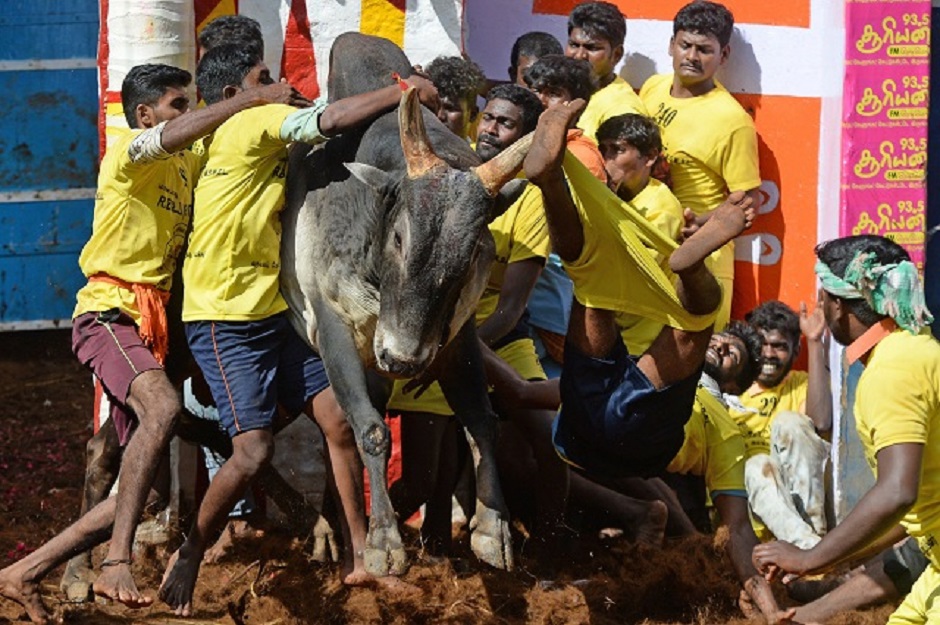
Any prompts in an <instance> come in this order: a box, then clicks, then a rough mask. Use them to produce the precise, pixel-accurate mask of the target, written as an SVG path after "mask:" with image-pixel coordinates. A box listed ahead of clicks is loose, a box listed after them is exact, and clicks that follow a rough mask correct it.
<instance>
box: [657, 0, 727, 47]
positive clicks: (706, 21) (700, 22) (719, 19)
mask: <svg viewBox="0 0 940 625" xmlns="http://www.w3.org/2000/svg"><path fill="white" fill-rule="evenodd" d="M680 30H684V31H685V32H687V33H695V34H698V35H706V36H708V35H711V36H712V37H714V38H715V39H717V40H718V43H720V44H721V47H722V48H724V47H725V46H726V45H728V42H729V41H731V33H732V32H733V31H734V15H732V14H731V11H729V10H728V8H727V7H726V6H725V5H723V4H718V3H717V2H710V1H709V0H695V1H694V2H690V3H689V4H687V5H685V6H684V7H682V8H681V9H679V12H678V13H676V17H675V18H674V19H673V20H672V34H673V36H675V35H676V34H677V33H678V32H679V31H680Z"/></svg>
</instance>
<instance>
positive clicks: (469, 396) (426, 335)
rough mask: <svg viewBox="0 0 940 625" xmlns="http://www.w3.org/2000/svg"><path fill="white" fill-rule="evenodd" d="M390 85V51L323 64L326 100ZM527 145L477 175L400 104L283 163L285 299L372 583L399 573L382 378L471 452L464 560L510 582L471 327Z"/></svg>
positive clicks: (402, 64) (430, 119)
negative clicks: (351, 447)
mask: <svg viewBox="0 0 940 625" xmlns="http://www.w3.org/2000/svg"><path fill="white" fill-rule="evenodd" d="M393 73H398V74H400V75H401V76H405V77H407V76H409V75H410V74H411V73H412V68H411V65H410V63H409V62H408V59H407V58H406V57H405V55H404V53H403V52H402V51H401V50H400V49H399V48H398V47H397V46H395V45H394V44H392V43H391V42H389V41H387V40H385V39H379V38H375V37H368V36H365V35H361V34H358V33H347V34H344V35H341V36H340V37H339V38H337V40H336V42H335V43H334V45H333V49H332V50H331V54H330V76H329V81H328V84H329V94H330V99H331V100H332V101H336V100H338V99H341V98H345V97H348V96H352V95H356V94H359V93H365V92H368V91H372V90H374V89H378V88H381V87H386V86H388V85H389V84H393V82H394V79H393ZM530 143H531V137H529V138H525V139H523V140H520V141H519V142H517V143H516V144H514V145H513V146H512V147H510V148H509V149H507V150H506V151H504V152H503V153H502V154H500V155H499V156H497V157H496V158H494V159H492V160H490V161H489V162H487V163H486V164H481V163H480V159H479V157H478V156H477V155H476V154H475V153H474V152H473V151H472V150H471V149H470V148H469V146H468V145H467V143H466V142H465V141H463V140H461V139H459V138H458V137H456V136H455V135H453V134H451V133H450V132H449V131H448V130H447V129H446V128H445V127H444V126H443V125H442V124H441V123H440V122H439V121H438V120H437V118H436V117H435V116H434V114H433V113H432V112H430V111H428V110H426V109H425V108H424V107H422V106H421V105H420V104H419V102H418V99H417V97H416V94H415V93H414V92H413V91H409V92H407V93H405V94H403V96H402V101H401V104H400V106H399V108H398V110H397V111H392V112H389V113H387V114H385V115H383V116H380V117H378V118H377V119H375V120H374V121H373V122H372V123H370V124H369V125H368V127H366V128H365V129H364V130H362V131H360V132H357V133H347V134H346V135H344V136H341V137H337V138H334V139H332V140H330V141H329V142H328V143H326V144H325V145H324V146H322V147H321V148H319V149H316V150H309V149H301V150H294V152H293V153H292V156H291V163H290V168H289V172H290V174H289V180H288V194H287V203H286V206H285V209H284V213H283V216H282V223H283V227H284V231H283V239H282V240H283V243H282V258H281V260H282V267H281V274H282V279H281V285H282V292H283V294H284V297H285V299H286V300H287V302H288V305H289V306H290V313H291V317H292V320H293V323H294V326H295V327H296V328H297V330H298V332H299V333H300V334H301V336H303V337H304V338H305V339H306V340H307V341H308V342H309V343H310V344H311V345H312V346H313V347H314V348H315V349H317V350H318V351H319V352H320V354H321V356H322V357H323V361H324V364H325V366H326V371H327V374H328V375H329V378H330V382H331V383H332V385H333V388H334V391H335V393H336V397H337V400H338V402H339V404H340V406H342V408H343V410H345V412H346V415H347V418H348V419H349V420H350V422H351V424H352V427H353V430H354V432H355V435H356V441H357V444H358V446H359V451H360V454H361V456H362V459H363V462H364V464H365V466H366V470H367V471H368V474H369V480H370V483H371V484H372V507H371V513H370V520H369V521H370V522H369V534H368V537H367V541H366V552H365V554H364V556H365V563H366V568H367V569H368V570H369V571H370V572H371V573H373V574H377V575H384V574H387V573H393V574H398V573H401V572H403V571H404V569H405V567H406V564H407V559H406V556H405V552H404V549H403V547H402V543H401V537H400V535H399V532H398V526H397V523H396V520H395V515H394V511H393V510H392V506H391V501H390V500H389V497H388V492H387V489H386V487H385V485H386V457H387V452H388V449H389V444H390V439H389V432H388V428H387V427H386V426H385V423H384V420H383V418H382V414H380V413H381V412H383V411H384V407H385V403H386V402H387V399H388V394H389V388H390V384H389V383H387V382H388V378H393V377H399V378H410V377H415V376H423V378H422V381H424V382H426V381H427V380H428V379H431V378H436V379H437V380H438V381H439V382H440V385H441V388H442V390H443V392H444V396H445V397H446V399H447V401H448V403H449V404H450V406H451V407H452V408H453V410H454V412H455V413H456V414H457V416H458V418H459V419H460V421H461V423H462V424H463V425H464V426H465V427H466V428H467V431H468V432H469V434H470V438H471V439H472V441H471V442H472V443H473V444H472V448H473V451H474V460H475V462H476V475H477V502H476V510H475V514H474V519H473V520H472V522H471V530H472V533H471V547H472V549H473V551H474V553H475V554H476V555H477V557H479V558H480V559H481V560H483V561H485V562H487V563H489V564H491V565H493V566H495V567H499V568H506V569H509V568H511V567H512V548H511V544H510V537H509V528H508V514H507V511H506V506H505V503H504V501H503V496H502V491H501V488H500V485H499V480H498V477H497V473H496V465H495V443H496V432H497V427H496V426H497V423H496V416H495V414H494V412H493V410H492V408H491V407H490V404H489V400H488V398H487V390H486V380H485V376H484V373H483V367H482V360H481V356H480V351H479V344H478V339H477V337H476V329H475V326H474V324H473V311H474V308H475V307H476V303H477V301H478V299H479V297H480V295H481V293H482V291H483V288H484V286H485V283H486V279H487V275H488V272H489V266H490V264H491V262H492V260H493V257H494V244H493V239H492V237H491V235H490V233H489V230H488V228H487V224H488V222H489V221H490V220H491V219H493V218H494V217H495V216H496V215H498V214H499V212H500V211H501V210H505V208H506V207H507V206H509V204H510V203H511V202H512V200H513V199H514V198H515V197H517V196H518V194H519V192H521V190H522V186H523V185H522V184H516V183H511V184H508V185H506V186H507V189H503V185H504V184H505V183H507V182H508V181H510V180H512V179H513V177H514V175H515V173H516V172H518V170H519V168H520V167H521V164H522V160H523V158H524V156H525V153H526V151H527V149H528V146H529V145H530ZM298 147H302V146H298ZM523 184H524V183H523ZM432 363H433V364H432ZM375 372H378V373H380V374H382V376H377V375H375ZM383 378H384V380H385V383H382V379H383Z"/></svg>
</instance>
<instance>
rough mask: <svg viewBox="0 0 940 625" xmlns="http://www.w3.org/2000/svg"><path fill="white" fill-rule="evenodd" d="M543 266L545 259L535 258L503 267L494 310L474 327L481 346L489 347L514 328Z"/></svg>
mask: <svg viewBox="0 0 940 625" xmlns="http://www.w3.org/2000/svg"><path fill="white" fill-rule="evenodd" d="M544 264H545V259H544V258H542V257H540V256H536V257H532V258H526V259H525V260H519V261H515V262H511V263H509V265H507V266H506V274H505V276H504V277H503V285H502V287H501V288H500V290H499V300H498V301H497V303H496V310H494V311H493V314H492V315H490V316H489V317H487V318H486V321H484V322H483V323H481V324H480V326H479V327H478V328H477V336H479V337H480V340H481V341H483V343H484V344H486V345H487V346H490V345H493V344H494V343H495V342H496V341H498V340H500V339H501V338H503V337H504V336H506V334H508V333H509V332H510V330H512V329H513V328H514V327H516V324H517V323H519V319H521V318H522V313H523V312H525V306H526V302H528V301H529V295H531V293H532V289H533V288H534V287H535V282H536V280H538V279H539V274H541V273H542V266H543V265H544Z"/></svg>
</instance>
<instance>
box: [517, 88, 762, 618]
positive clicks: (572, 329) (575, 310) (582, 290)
mask: <svg viewBox="0 0 940 625" xmlns="http://www.w3.org/2000/svg"><path fill="white" fill-rule="evenodd" d="M583 106H584V102H583V101H578V100H576V101H574V102H571V103H570V104H568V105H558V106H553V107H551V108H549V109H548V110H547V111H546V112H545V113H543V114H542V116H541V117H540V118H539V125H538V127H537V128H536V131H535V138H534V141H533V143H532V148H531V149H530V151H529V153H528V155H527V157H526V160H525V165H524V167H525V172H526V176H527V177H528V178H529V180H530V181H531V182H533V183H535V184H536V185H537V186H538V187H539V188H540V189H541V190H542V197H543V200H544V202H545V214H546V218H547V221H548V229H549V235H550V238H551V241H552V247H553V249H554V250H555V251H556V252H557V253H558V255H559V257H560V258H561V259H562V262H564V263H565V268H566V270H567V271H568V275H569V276H570V277H571V280H572V282H573V284H574V294H575V302H574V304H573V305H572V310H571V320H570V322H569V324H568V335H567V344H566V346H565V361H564V364H563V368H562V374H561V383H560V391H561V400H562V409H561V411H560V412H559V414H558V416H557V417H556V419H555V424H554V436H553V439H554V442H555V448H556V450H557V451H558V453H559V454H560V455H561V456H562V457H563V458H564V459H566V460H567V461H568V462H569V464H571V465H572V466H574V467H575V468H576V469H577V470H579V471H583V472H585V473H587V474H588V475H601V476H606V477H609V478H619V477H630V476H634V477H642V476H649V475H657V474H659V473H660V472H661V471H662V470H663V469H665V467H666V466H667V465H668V464H669V463H670V462H671V461H672V459H673V458H674V457H675V455H676V454H677V453H678V451H679V449H680V448H681V447H682V444H683V442H684V440H685V433H684V427H685V424H686V422H687V421H688V420H689V417H690V415H691V413H692V405H693V402H694V399H695V393H696V389H697V387H698V381H699V378H700V375H701V369H702V365H703V363H704V361H705V356H706V352H707V350H708V346H709V342H710V341H711V337H712V330H711V326H712V323H713V321H714V313H715V311H716V310H717V308H718V305H719V303H720V300H721V289H720V287H719V286H718V283H717V282H716V281H715V279H714V277H713V276H712V275H711V274H710V273H709V272H708V270H707V269H706V268H705V265H704V261H705V259H706V258H707V257H708V255H709V254H711V253H712V252H714V251H715V250H716V249H718V248H719V247H721V246H722V245H724V244H725V243H727V242H728V241H729V240H731V239H732V238H734V237H735V236H737V235H739V234H740V233H741V232H743V231H744V229H745V228H747V226H748V225H749V224H750V221H751V219H753V212H752V211H751V201H750V199H749V198H747V197H745V196H744V195H743V194H734V195H732V196H731V197H730V198H729V200H728V201H726V202H725V203H724V204H723V205H722V206H721V207H719V208H718V209H717V211H716V212H715V215H714V217H713V218H712V219H710V220H709V221H708V222H707V223H706V224H705V225H703V226H702V227H701V228H700V229H699V230H697V231H696V232H695V233H694V234H692V235H691V236H690V237H689V238H688V239H686V240H685V241H684V242H683V243H682V245H680V246H678V247H677V246H676V244H675V242H673V241H670V240H668V239H667V238H666V237H665V236H664V235H662V234H661V233H660V232H659V231H658V230H657V229H656V228H655V227H654V226H652V225H651V224H650V223H649V222H648V221H647V220H646V219H645V218H644V217H643V216H642V215H640V214H639V213H638V212H637V211H636V210H635V209H633V208H632V207H630V205H629V204H624V203H623V202H622V201H621V200H620V199H619V198H617V197H616V196H615V195H614V194H613V193H612V192H611V191H610V189H609V188H607V186H606V185H605V184H604V183H602V182H601V181H599V180H597V179H596V178H595V177H593V176H592V175H591V174H590V172H588V171H587V170H586V169H585V168H584V167H583V166H582V165H581V164H580V162H578V161H577V159H575V158H573V157H571V156H570V155H568V154H566V150H565V144H566V140H565V138H566V135H567V129H568V127H569V126H570V125H571V124H573V122H574V120H575V119H576V118H577V116H578V114H579V113H580V111H581V108H582V107H583ZM651 250H652V251H651ZM656 252H659V253H664V254H667V255H669V269H670V271H672V273H673V274H675V276H676V282H675V285H674V284H673V282H672V281H671V280H670V279H669V278H667V277H666V275H665V273H664V272H663V271H662V270H661V269H660V267H659V265H658V264H657V263H656V260H655V258H654V256H653V254H654V253H656ZM618 313H631V314H637V315H643V316H648V317H650V318H652V319H653V320H654V321H656V322H658V323H662V324H663V329H662V331H661V332H660V334H659V336H657V338H656V339H655V340H654V341H653V343H652V344H651V345H650V347H649V348H648V349H647V350H646V351H645V352H644V353H642V354H638V355H632V354H629V353H628V352H627V350H626V348H625V347H624V343H623V339H622V337H621V335H620V329H619V327H618V326H617V322H616V317H617V314H618ZM745 586H746V587H747V588H748V590H749V592H750V593H751V596H753V597H754V599H755V601H756V602H757V603H758V605H761V606H764V607H765V608H767V609H768V610H770V612H773V613H775V612H776V603H775V602H774V599H773V596H772V594H771V593H770V589H769V587H767V586H766V585H765V584H764V583H763V580H762V579H761V578H760V576H757V575H752V576H751V577H749V578H748V580H747V582H745ZM768 606H773V609H770V608H769V607H768ZM762 609H763V608H762ZM765 614H767V613H765ZM769 616H773V614H769Z"/></svg>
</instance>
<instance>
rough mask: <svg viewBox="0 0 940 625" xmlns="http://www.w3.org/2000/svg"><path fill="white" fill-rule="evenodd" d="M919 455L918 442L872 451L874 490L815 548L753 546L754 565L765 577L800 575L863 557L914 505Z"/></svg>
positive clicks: (920, 446)
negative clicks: (875, 468)
mask: <svg viewBox="0 0 940 625" xmlns="http://www.w3.org/2000/svg"><path fill="white" fill-rule="evenodd" d="M923 455H924V445H923V444H920V443H899V444H897V445H889V446H888V447H885V448H884V449H882V450H881V451H879V452H878V456H877V460H878V480H877V481H876V482H875V485H874V486H873V487H872V489H871V490H870V491H868V492H867V493H865V496H864V497H862V499H861V500H860V501H859V502H858V504H857V505H856V506H855V508H853V509H852V512H850V513H849V515H848V516H847V517H846V518H845V520H844V521H842V523H839V524H838V525H836V526H835V527H834V528H833V529H832V530H831V531H830V532H829V533H828V534H826V535H825V536H823V539H822V540H821V541H819V544H817V545H816V546H815V547H813V548H812V549H809V550H806V551H804V550H802V549H800V548H798V547H794V546H793V545H791V544H790V543H787V542H782V541H774V542H770V543H765V544H763V545H758V546H757V547H755V548H754V553H753V560H754V564H755V565H756V566H757V567H758V568H759V569H760V571H761V572H762V573H764V574H765V575H767V576H769V577H770V576H773V575H776V574H779V573H795V574H797V575H806V574H812V573H822V572H825V571H828V570H830V569H831V568H833V567H834V566H836V565H838V564H842V563H843V562H847V561H849V560H852V559H856V558H859V557H862V555H863V554H867V552H868V549H867V548H868V547H869V546H870V545H871V544H872V543H875V542H876V541H877V540H878V539H879V538H880V537H881V536H882V535H884V534H886V533H888V532H889V531H891V530H892V529H894V528H895V527H896V526H897V525H898V523H899V522H900V521H901V519H902V518H903V517H904V515H905V514H906V513H907V511H908V510H910V508H911V506H913V505H914V502H915V501H916V500H917V490H918V487H919V486H920V471H921V461H922V459H923ZM879 546H880V544H879Z"/></svg>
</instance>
